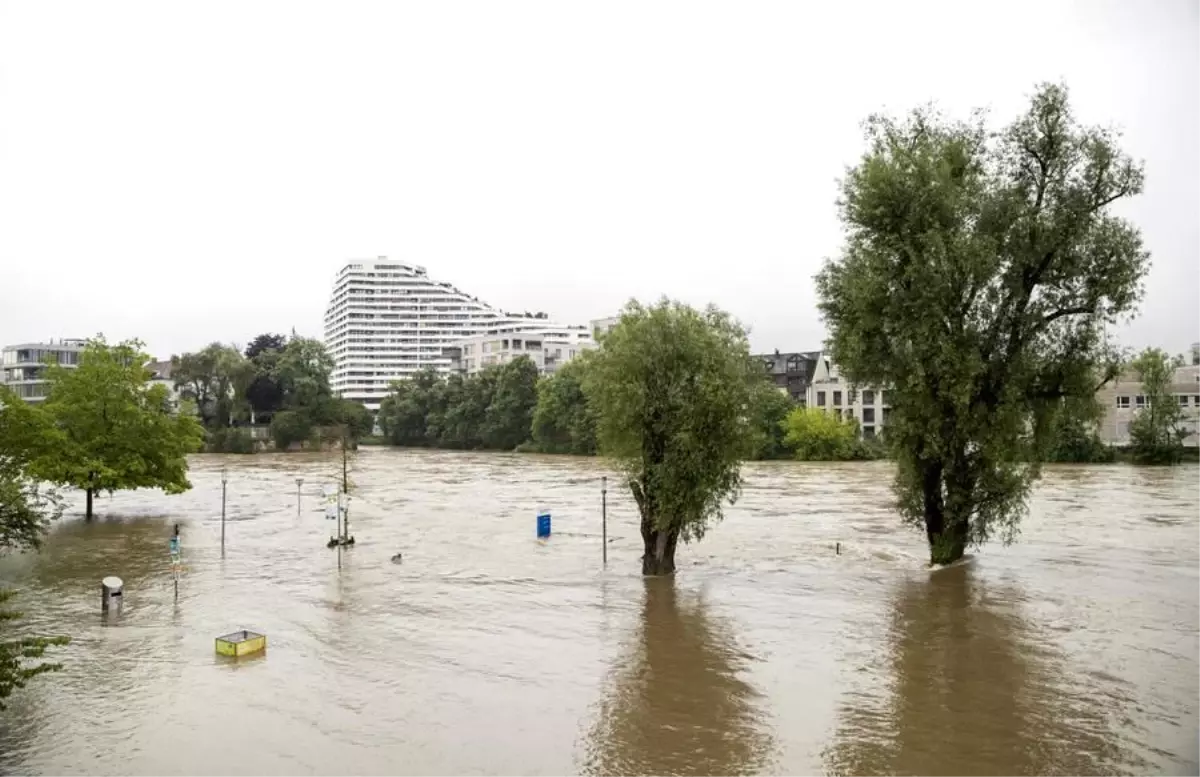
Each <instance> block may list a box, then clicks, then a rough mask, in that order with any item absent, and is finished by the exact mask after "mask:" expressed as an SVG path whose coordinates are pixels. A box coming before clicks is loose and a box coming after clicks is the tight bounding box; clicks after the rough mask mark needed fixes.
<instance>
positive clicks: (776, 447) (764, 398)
mask: <svg viewBox="0 0 1200 777" xmlns="http://www.w3.org/2000/svg"><path fill="white" fill-rule="evenodd" d="M752 369H755V370H761V365H758V364H755V365H754V366H753V367H752ZM751 385H752V389H753V391H752V393H751V396H750V411H751V419H752V428H753V430H754V436H753V438H752V441H751V445H750V450H749V451H748V452H747V458H750V459H757V460H760V461H761V460H772V459H783V458H787V456H788V448H787V444H786V441H785V439H784V434H785V429H784V421H785V420H786V419H787V416H788V413H790V412H791V411H792V409H793V408H795V406H796V403H795V402H793V401H792V398H791V397H790V396H788V394H787V393H785V392H783V391H780V390H779V387H778V386H776V385H775V382H774V381H772V380H770V379H769V378H766V377H763V378H762V379H761V380H756V381H754V383H753V384H751Z"/></svg>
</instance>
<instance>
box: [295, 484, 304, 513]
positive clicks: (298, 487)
mask: <svg viewBox="0 0 1200 777" xmlns="http://www.w3.org/2000/svg"><path fill="white" fill-rule="evenodd" d="M302 485H304V478H296V517H297V518H299V517H300V486H302Z"/></svg>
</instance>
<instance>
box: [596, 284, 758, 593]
mask: <svg viewBox="0 0 1200 777" xmlns="http://www.w3.org/2000/svg"><path fill="white" fill-rule="evenodd" d="M589 361H590V364H589V365H588V370H587V373H586V375H585V378H584V391H585V392H586V394H587V397H588V401H589V403H590V404H591V406H592V408H593V409H594V411H595V413H596V421H597V423H596V432H597V439H598V441H599V444H600V450H601V452H602V453H604V454H606V455H608V456H611V457H613V458H614V459H615V460H616V461H617V463H618V464H619V465H620V467H621V468H622V469H623V470H624V472H625V474H626V475H627V476H628V478H629V486H630V489H631V491H632V492H633V496H634V499H635V500H636V501H637V504H638V509H639V511H640V513H641V532H642V540H643V543H644V547H645V554H644V555H643V557H642V573H643V574H646V575H658V574H670V573H672V572H674V571H675V547H676V544H677V542H678V540H679V539H681V538H682V539H683V540H684V541H685V542H687V541H689V540H693V539H699V538H701V537H703V536H704V532H705V529H706V528H707V527H708V525H709V524H710V523H711V522H712V521H714V520H719V519H720V517H721V506H722V504H723V503H724V502H725V501H726V500H732V499H736V497H737V494H738V491H739V488H740V485H741V474H740V466H741V460H742V457H743V456H745V454H746V451H747V450H748V449H749V448H750V447H751V446H752V444H753V443H752V439H753V434H754V432H753V429H752V420H751V418H750V412H751V410H750V401H751V395H752V392H753V391H754V388H753V387H754V381H758V380H760V379H761V374H760V372H761V371H756V370H754V369H752V366H751V365H752V364H753V362H752V361H751V359H750V352H749V346H748V343H747V340H746V333H745V330H743V329H742V327H741V326H740V325H739V324H738V323H737V322H735V321H734V320H732V319H731V318H730V317H729V316H728V315H727V314H725V313H723V312H721V311H720V310H718V309H717V308H715V307H711V306H710V307H709V308H708V309H707V310H705V311H704V312H699V311H696V310H694V309H692V308H690V307H687V306H686V305H683V304H680V303H677V302H671V301H669V300H666V299H664V300H662V301H661V302H659V303H658V304H656V305H653V306H650V307H646V306H643V305H641V304H639V303H638V302H636V301H631V302H630V303H629V304H628V305H627V306H626V307H625V309H624V311H623V313H622V316H621V320H620V323H618V324H617V326H616V327H614V328H613V329H612V331H610V332H609V333H608V334H607V335H606V336H605V338H604V340H603V342H602V344H601V347H600V349H599V350H598V351H597V352H595V353H594V354H593V355H592V357H590V358H589Z"/></svg>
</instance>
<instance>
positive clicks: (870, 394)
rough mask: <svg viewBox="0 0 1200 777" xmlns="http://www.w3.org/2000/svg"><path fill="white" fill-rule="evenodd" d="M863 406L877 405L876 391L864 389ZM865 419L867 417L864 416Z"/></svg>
mask: <svg viewBox="0 0 1200 777" xmlns="http://www.w3.org/2000/svg"><path fill="white" fill-rule="evenodd" d="M863 404H864V405H873V404H875V392H874V391H870V390H869V389H863ZM863 418H864V420H865V418H866V416H865V415H864V416H863Z"/></svg>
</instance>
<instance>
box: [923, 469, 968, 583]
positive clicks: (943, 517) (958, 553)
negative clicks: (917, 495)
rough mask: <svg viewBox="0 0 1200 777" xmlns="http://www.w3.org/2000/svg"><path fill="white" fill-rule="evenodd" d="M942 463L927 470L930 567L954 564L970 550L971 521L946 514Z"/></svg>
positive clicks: (926, 520)
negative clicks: (969, 526) (931, 565)
mask: <svg viewBox="0 0 1200 777" xmlns="http://www.w3.org/2000/svg"><path fill="white" fill-rule="evenodd" d="M942 475H943V469H942V465H941V463H937V464H927V465H926V466H925V472H924V479H923V481H924V482H923V483H922V491H923V492H924V499H925V536H926V537H927V538H928V540H929V563H930V564H950V563H952V562H955V561H958V560H959V559H960V558H962V557H963V553H965V552H966V549H967V521H966V519H965V518H962V517H960V516H958V515H949V516H947V514H946V500H945V497H944V496H943V493H942Z"/></svg>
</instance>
